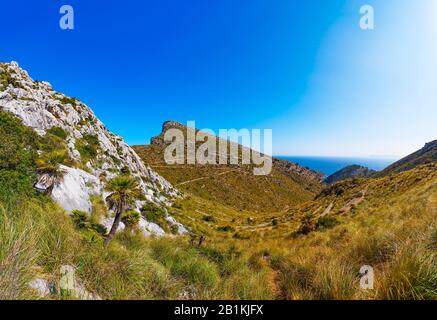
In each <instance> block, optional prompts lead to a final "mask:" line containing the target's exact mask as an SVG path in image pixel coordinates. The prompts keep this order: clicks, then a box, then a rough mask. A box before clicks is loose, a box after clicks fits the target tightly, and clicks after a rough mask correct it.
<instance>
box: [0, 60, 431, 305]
mask: <svg viewBox="0 0 437 320" xmlns="http://www.w3.org/2000/svg"><path fill="white" fill-rule="evenodd" d="M174 126H178V127H180V126H182V125H181V124H179V123H177V122H174V121H170V122H166V123H164V125H163V130H162V132H161V133H159V134H158V135H157V136H156V137H154V138H153V139H152V141H151V144H150V145H145V146H133V147H131V146H129V145H127V143H126V142H124V140H123V138H122V137H120V136H118V135H116V134H114V133H112V132H110V131H109V130H108V129H107V128H106V127H105V126H104V125H103V123H101V122H100V120H99V119H98V118H97V117H96V116H95V115H94V113H93V112H92V110H91V109H90V108H89V107H88V106H86V105H85V104H83V103H82V102H80V101H79V100H78V99H75V98H72V97H68V96H65V95H63V94H61V93H59V92H56V91H55V90H54V89H53V88H52V87H51V85H50V84H49V83H47V82H37V81H34V80H33V79H32V78H31V77H30V76H29V74H28V73H27V72H26V71H25V70H23V69H22V68H20V67H19V66H18V64H17V63H14V62H13V63H1V64H0V299H49V300H50V299H108V300H109V299H182V300H184V299H236V300H238V299H344V300H349V299H437V291H436V288H437V268H436V262H437V261H436V256H435V253H436V250H437V225H436V222H437V219H436V218H437V153H436V150H437V142H436V141H433V142H429V143H427V144H426V145H425V147H424V148H423V149H421V150H418V151H417V152H415V153H413V154H411V155H410V156H407V157H405V158H404V159H401V160H399V161H397V162H396V163H393V164H392V165H390V166H389V167H388V168H386V169H385V170H382V171H379V172H376V173H375V172H369V171H367V170H365V169H363V168H358V169H359V170H358V171H359V174H358V175H356V170H345V171H343V172H342V174H341V175H337V176H340V178H338V181H337V179H336V181H333V182H332V183H331V184H329V185H328V184H326V183H325V182H323V181H322V179H323V175H322V174H320V173H318V172H316V171H313V170H310V169H308V168H304V167H302V166H299V165H298V164H296V163H293V162H289V161H286V160H281V159H276V158H273V159H271V160H272V171H271V173H270V174H269V175H265V176H256V175H254V174H253V169H254V166H253V165H243V164H229V165H215V164H206V165H198V164H175V165H168V164H167V163H166V162H165V161H164V150H165V147H166V143H165V142H164V141H163V134H164V133H165V131H166V130H168V129H169V128H172V127H174ZM194 147H195V148H197V147H198V146H197V145H195V146H194ZM227 147H228V148H230V145H227ZM242 149H243V147H242V146H238V150H240V151H241V150H242ZM217 156H219V155H217ZM363 172H364V173H363ZM352 174H354V175H352ZM120 199H122V200H120ZM117 217H118V218H119V221H118V222H119V225H116V224H115V222H116V221H117ZM114 225H116V226H118V227H117V228H115V229H114V234H112V235H111V237H110V236H109V231H110V229H111V227H113V226H114ZM112 236H113V237H112ZM108 239H109V240H108ZM364 265H366V266H371V267H372V268H373V270H374V274H375V283H374V289H373V290H365V289H362V288H361V287H360V276H361V275H360V269H361V267H362V266H364ZM65 266H68V268H67V269H68V270H73V271H74V273H75V276H76V278H75V279H76V280H75V283H74V287H73V288H69V290H67V291H66V290H65V288H64V287H63V285H62V282H61V281H60V278H61V270H64V269H65Z"/></svg>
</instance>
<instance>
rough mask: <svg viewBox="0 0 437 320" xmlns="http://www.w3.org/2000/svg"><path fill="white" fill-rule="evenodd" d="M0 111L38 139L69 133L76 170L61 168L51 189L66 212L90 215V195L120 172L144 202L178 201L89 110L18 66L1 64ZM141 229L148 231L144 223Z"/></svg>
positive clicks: (175, 193)
mask: <svg viewBox="0 0 437 320" xmlns="http://www.w3.org/2000/svg"><path fill="white" fill-rule="evenodd" d="M0 109H2V110H4V111H7V112H10V113H12V114H14V115H15V116H17V117H18V118H20V119H21V120H22V121H23V124H24V125H26V126H29V127H31V128H33V129H34V130H35V131H36V132H37V133H38V134H39V135H40V136H44V135H45V134H46V132H47V130H50V129H52V128H61V129H62V130H63V131H65V132H66V133H67V136H66V139H65V142H66V145H67V148H68V154H69V157H70V158H71V159H72V160H73V161H75V162H76V163H77V164H78V166H76V167H74V168H69V167H64V170H66V172H67V174H66V177H65V180H64V181H63V182H62V183H61V184H60V185H59V186H56V187H55V188H54V190H53V198H54V200H56V201H57V202H58V203H59V204H60V205H61V206H62V207H64V209H66V210H68V211H70V210H73V209H80V210H83V211H86V212H90V210H91V207H90V206H91V204H90V201H89V195H90V194H95V193H100V194H101V193H102V192H103V190H104V183H105V181H106V180H108V179H111V178H113V177H114V176H116V175H118V174H120V173H121V172H123V171H124V172H126V171H127V172H129V174H130V175H132V176H134V177H136V178H137V179H138V181H139V183H140V187H141V188H142V190H143V192H144V194H145V197H146V200H147V201H150V202H154V203H156V204H158V205H161V206H164V205H169V204H170V203H171V200H172V199H173V198H174V197H178V196H179V195H180V192H179V191H178V190H177V189H175V188H174V187H173V186H172V185H171V184H170V183H169V182H168V181H167V180H165V179H164V178H163V177H161V176H160V175H159V174H157V173H156V172H155V171H153V170H152V169H151V168H150V167H148V166H146V165H145V164H144V163H143V162H142V160H141V159H140V158H139V157H138V155H137V154H136V153H135V151H134V150H133V149H132V148H131V147H130V146H128V145H127V144H126V142H125V141H124V140H123V138H122V137H121V136H118V135H115V134H113V133H112V132H110V131H109V130H108V129H107V128H106V127H105V126H104V124H103V123H102V122H101V121H100V120H99V119H98V118H97V117H96V115H95V114H94V113H93V111H92V110H91V109H90V108H89V107H88V106H87V105H85V104H84V103H82V102H81V101H79V100H78V99H75V98H72V97H68V96H66V95H64V94H62V93H59V92H57V91H55V90H54V89H53V88H52V86H51V84H50V83H48V82H44V81H42V82H40V81H35V80H33V79H32V78H31V77H30V76H29V74H28V73H27V72H26V71H25V70H23V69H22V68H20V66H19V65H18V63H16V62H11V63H0ZM90 137H91V140H93V141H96V146H95V149H96V152H95V153H96V154H95V155H94V156H93V157H92V158H87V157H85V156H84V155H83V154H81V148H80V146H81V144H84V143H85V144H87V142H86V141H87V139H89V138H90ZM40 187H43V186H40ZM138 205H141V203H139V204H138ZM142 224H143V225H150V223H148V222H147V221H142ZM181 227H182V226H181ZM181 229H182V228H181ZM149 231H150V232H149ZM145 232H146V233H149V234H150V233H153V234H162V233H163V230H162V229H161V228H159V226H152V227H151V228H149V230H148V231H147V230H145Z"/></svg>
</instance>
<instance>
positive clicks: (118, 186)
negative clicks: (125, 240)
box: [105, 176, 142, 245]
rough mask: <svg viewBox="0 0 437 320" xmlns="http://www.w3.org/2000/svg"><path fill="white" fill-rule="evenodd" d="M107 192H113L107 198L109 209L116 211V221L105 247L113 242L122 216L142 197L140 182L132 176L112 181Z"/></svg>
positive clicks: (116, 178) (119, 177)
mask: <svg viewBox="0 0 437 320" xmlns="http://www.w3.org/2000/svg"><path fill="white" fill-rule="evenodd" d="M106 190H107V191H109V192H111V193H110V194H109V196H107V197H106V202H107V203H108V205H109V208H110V209H112V210H114V211H115V219H114V223H113V224H112V227H111V230H110V231H109V234H108V236H107V237H106V240H105V245H107V244H108V243H109V241H111V239H112V238H113V237H114V235H115V232H116V231H117V228H118V225H119V224H120V220H121V216H122V214H123V212H124V211H125V210H126V209H129V208H130V207H131V205H132V204H133V203H134V201H135V200H137V199H140V198H141V196H142V192H141V189H140V187H139V184H138V182H137V181H136V180H135V179H134V178H132V177H130V176H118V177H115V178H113V179H112V180H110V181H109V182H108V184H107V186H106Z"/></svg>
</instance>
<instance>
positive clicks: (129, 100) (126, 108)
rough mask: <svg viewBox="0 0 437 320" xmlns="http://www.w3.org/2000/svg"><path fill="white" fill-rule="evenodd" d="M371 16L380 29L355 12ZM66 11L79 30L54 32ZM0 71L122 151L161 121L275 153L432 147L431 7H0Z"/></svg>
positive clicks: (261, 3) (334, 3) (405, 0)
mask: <svg viewBox="0 0 437 320" xmlns="http://www.w3.org/2000/svg"><path fill="white" fill-rule="evenodd" d="M367 3H370V4H373V5H374V8H375V19H376V20H375V24H376V29H375V30H373V31H362V30H361V29H360V28H359V26H358V24H359V19H360V15H359V8H360V6H361V5H363V4H367ZM63 4H70V5H72V6H73V7H74V9H75V30H73V31H63V30H61V29H60V28H59V26H58V23H59V18H60V14H59V13H58V11H59V8H60V7H61V5H63ZM1 12H2V13H1V19H0V60H1V61H11V60H16V61H18V62H19V64H20V65H21V66H22V67H24V68H25V69H27V70H28V71H29V73H30V74H31V76H32V77H34V78H35V79H38V80H46V81H49V82H51V83H52V85H53V86H54V88H55V89H56V90H58V91H61V92H64V93H66V94H68V95H72V96H75V97H77V98H79V99H81V100H82V101H84V102H85V103H86V104H88V105H89V106H90V107H91V108H92V109H93V110H94V111H95V113H96V114H97V116H98V117H99V118H100V119H101V120H102V121H103V122H104V123H105V124H106V125H107V126H108V127H109V129H110V130H112V131H114V132H116V133H118V134H121V135H122V136H123V137H124V138H125V139H126V140H127V142H128V143H131V144H141V143H147V142H148V141H149V138H150V137H151V136H153V135H155V134H157V133H158V132H159V131H160V128H161V124H162V122H163V121H165V120H169V119H173V120H177V121H181V122H186V121H187V120H195V121H196V124H197V126H198V127H200V128H211V129H213V130H218V129H219V128H271V129H273V136H274V141H273V148H274V153H275V154H283V155H287V154H288V155H291V154H294V155H296V154H298V155H337V156H369V155H379V156H380V155H397V156H401V155H405V154H407V153H409V152H411V151H414V150H415V149H417V148H420V147H421V146H422V145H423V144H424V143H425V142H426V141H429V140H433V139H436V138H437V129H436V128H437V126H436V125H435V123H436V119H437V22H436V21H437V1H434V0H421V1H417V0H384V1H370V0H362V1H358V0H349V1H347V0H329V1H326V0H309V1H291V0H283V1H280V0H275V1H271V0H239V1H235V0H220V1H216V0H210V1H204V0H184V1H179V0H172V1H170V0H151V1H144V0H142V1H139V0H138V1H134V0H124V1H114V0H113V1H83V0H80V1H78V0H68V1H67V0H66V1H56V0H38V1H28V0H14V1H2V4H1Z"/></svg>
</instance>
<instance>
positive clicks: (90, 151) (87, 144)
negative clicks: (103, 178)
mask: <svg viewBox="0 0 437 320" xmlns="http://www.w3.org/2000/svg"><path fill="white" fill-rule="evenodd" d="M75 147H76V149H77V151H79V153H80V157H81V158H82V160H84V161H88V160H92V159H95V158H96V157H97V154H98V151H99V150H100V143H99V139H98V137H97V136H95V135H84V136H83V138H82V139H77V140H76V143H75Z"/></svg>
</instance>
